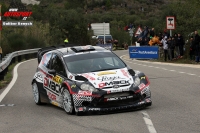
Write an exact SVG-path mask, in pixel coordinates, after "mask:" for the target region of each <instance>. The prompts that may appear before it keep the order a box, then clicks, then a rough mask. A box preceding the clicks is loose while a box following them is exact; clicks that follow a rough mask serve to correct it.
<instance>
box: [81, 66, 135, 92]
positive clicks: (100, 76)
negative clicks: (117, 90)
mask: <svg viewBox="0 0 200 133" xmlns="http://www.w3.org/2000/svg"><path fill="white" fill-rule="evenodd" d="M79 76H83V77H85V78H87V79H88V81H89V82H90V83H91V84H93V86H94V87H95V88H109V87H113V86H115V85H116V86H126V87H127V86H131V85H132V84H133V83H134V81H133V77H132V76H131V75H130V74H129V72H128V69H127V68H123V69H115V70H106V71H98V72H91V73H83V74H79Z"/></svg>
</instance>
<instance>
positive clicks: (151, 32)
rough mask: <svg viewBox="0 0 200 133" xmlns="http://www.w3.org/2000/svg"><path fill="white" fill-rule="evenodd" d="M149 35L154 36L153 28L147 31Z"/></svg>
mask: <svg viewBox="0 0 200 133" xmlns="http://www.w3.org/2000/svg"><path fill="white" fill-rule="evenodd" d="M149 35H150V36H152V37H154V35H155V32H154V28H151V30H150V31H149Z"/></svg>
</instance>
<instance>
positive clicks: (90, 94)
mask: <svg viewBox="0 0 200 133" xmlns="http://www.w3.org/2000/svg"><path fill="white" fill-rule="evenodd" d="M38 52H39V54H38V55H39V56H38V63H39V64H38V67H37V70H36V73H35V75H34V77H33V80H32V90H33V95H34V101H35V103H36V104H37V105H39V104H43V103H51V104H53V105H55V106H58V107H61V108H63V109H64V110H65V111H66V113H68V114H73V113H76V114H77V115H80V114H82V113H84V112H105V111H106V112H107V111H115V110H116V111H117V110H125V109H137V108H143V107H147V106H151V104H152V101H151V92H150V88H149V84H150V82H149V80H148V77H147V76H146V75H145V74H144V73H142V72H140V71H136V70H132V69H131V68H130V67H129V66H127V65H126V64H125V63H124V62H123V61H122V60H121V59H120V58H119V57H118V56H117V55H116V54H114V53H113V52H111V51H109V50H107V49H105V48H102V47H99V46H90V45H88V46H73V47H64V46H63V47H59V48H56V47H50V48H46V49H40V50H39V51H38Z"/></svg>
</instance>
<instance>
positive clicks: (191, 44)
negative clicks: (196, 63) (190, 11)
mask: <svg viewBox="0 0 200 133" xmlns="http://www.w3.org/2000/svg"><path fill="white" fill-rule="evenodd" d="M189 54H190V60H193V59H194V58H193V57H194V55H195V44H194V37H193V36H191V37H190V53H189Z"/></svg>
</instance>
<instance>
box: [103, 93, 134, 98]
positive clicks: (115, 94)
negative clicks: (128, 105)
mask: <svg viewBox="0 0 200 133" xmlns="http://www.w3.org/2000/svg"><path fill="white" fill-rule="evenodd" d="M130 95H133V93H132V92H119V93H111V94H107V95H105V96H104V98H111V97H122V96H130Z"/></svg>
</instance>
